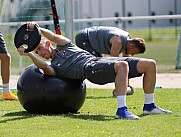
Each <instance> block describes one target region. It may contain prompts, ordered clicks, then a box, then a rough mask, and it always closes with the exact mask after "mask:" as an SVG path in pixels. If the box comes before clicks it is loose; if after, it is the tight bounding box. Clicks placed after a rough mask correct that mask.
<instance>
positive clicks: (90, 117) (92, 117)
mask: <svg viewBox="0 0 181 137" xmlns="http://www.w3.org/2000/svg"><path fill="white" fill-rule="evenodd" d="M37 116H38V117H39V116H61V117H69V118H73V119H83V120H93V121H94V120H95V121H110V120H115V116H110V115H101V114H99V115H90V114H80V112H77V113H68V114H34V113H29V112H27V111H19V112H10V113H6V114H5V115H4V116H2V117H14V118H10V119H5V120H0V124H2V123H7V122H10V121H16V120H24V119H28V118H33V117H37Z"/></svg>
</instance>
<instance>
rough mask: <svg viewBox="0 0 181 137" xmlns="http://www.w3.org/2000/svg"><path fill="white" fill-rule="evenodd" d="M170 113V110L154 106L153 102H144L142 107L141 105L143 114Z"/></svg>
mask: <svg viewBox="0 0 181 137" xmlns="http://www.w3.org/2000/svg"><path fill="white" fill-rule="evenodd" d="M171 113H172V111H169V110H164V109H162V108H159V107H157V106H155V104H154V103H151V104H144V107H143V114H144V115H148V114H171Z"/></svg>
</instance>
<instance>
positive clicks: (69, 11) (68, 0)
mask: <svg viewBox="0 0 181 137" xmlns="http://www.w3.org/2000/svg"><path fill="white" fill-rule="evenodd" d="M65 36H66V37H68V38H69V39H70V40H72V42H73V40H74V38H73V1H72V0H65Z"/></svg>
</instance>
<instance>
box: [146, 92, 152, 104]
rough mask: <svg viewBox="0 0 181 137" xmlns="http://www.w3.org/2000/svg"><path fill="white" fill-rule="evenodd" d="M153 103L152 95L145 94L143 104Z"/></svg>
mask: <svg viewBox="0 0 181 137" xmlns="http://www.w3.org/2000/svg"><path fill="white" fill-rule="evenodd" d="M151 103H154V93H151V94H145V104H151Z"/></svg>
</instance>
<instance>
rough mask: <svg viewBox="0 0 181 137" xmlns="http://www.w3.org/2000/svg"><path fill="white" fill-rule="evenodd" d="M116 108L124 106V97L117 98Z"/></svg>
mask: <svg viewBox="0 0 181 137" xmlns="http://www.w3.org/2000/svg"><path fill="white" fill-rule="evenodd" d="M117 101H118V108H121V107H125V106H126V96H117Z"/></svg>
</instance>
